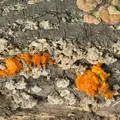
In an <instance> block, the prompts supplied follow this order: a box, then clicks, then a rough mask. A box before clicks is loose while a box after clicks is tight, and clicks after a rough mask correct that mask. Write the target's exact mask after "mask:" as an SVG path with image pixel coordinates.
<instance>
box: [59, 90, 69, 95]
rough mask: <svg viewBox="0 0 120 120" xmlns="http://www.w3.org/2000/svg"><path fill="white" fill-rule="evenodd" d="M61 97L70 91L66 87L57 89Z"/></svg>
mask: <svg viewBox="0 0 120 120" xmlns="http://www.w3.org/2000/svg"><path fill="white" fill-rule="evenodd" d="M59 93H60V96H61V97H66V96H67V95H69V94H70V91H69V90H67V89H62V90H60V91H59Z"/></svg>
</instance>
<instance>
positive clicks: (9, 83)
mask: <svg viewBox="0 0 120 120" xmlns="http://www.w3.org/2000/svg"><path fill="white" fill-rule="evenodd" d="M5 87H6V88H7V89H8V90H14V89H15V85H14V81H13V80H10V81H7V82H6V83H5Z"/></svg>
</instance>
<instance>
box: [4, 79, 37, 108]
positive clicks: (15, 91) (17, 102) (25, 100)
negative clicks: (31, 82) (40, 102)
mask: <svg viewBox="0 0 120 120" xmlns="http://www.w3.org/2000/svg"><path fill="white" fill-rule="evenodd" d="M5 87H6V88H7V89H8V90H11V92H10V91H9V95H8V93H7V95H8V96H9V97H12V98H13V101H12V104H11V105H12V107H13V108H14V109H17V108H19V107H20V108H23V109H26V108H33V107H34V106H35V105H36V104H37V100H35V99H34V98H33V97H32V96H30V95H29V94H27V93H26V92H23V91H20V90H25V89H26V82H25V81H24V79H23V77H22V78H21V79H20V80H19V81H18V82H15V81H13V80H12V79H10V81H7V82H6V83H5Z"/></svg>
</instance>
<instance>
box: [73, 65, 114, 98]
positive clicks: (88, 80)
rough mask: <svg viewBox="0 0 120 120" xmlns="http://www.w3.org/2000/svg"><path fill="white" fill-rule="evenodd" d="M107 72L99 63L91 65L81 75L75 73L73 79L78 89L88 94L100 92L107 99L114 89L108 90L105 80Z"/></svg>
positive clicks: (107, 75) (93, 94)
mask: <svg viewBox="0 0 120 120" xmlns="http://www.w3.org/2000/svg"><path fill="white" fill-rule="evenodd" d="M108 77H109V74H107V73H106V72H105V71H104V70H103V69H102V68H101V64H97V65H93V66H92V67H91V70H86V71H85V72H84V74H83V75H81V74H77V78H76V79H75V83H76V87H77V89H78V90H80V91H83V92H85V93H86V94H88V95H89V96H95V95H96V94H100V95H102V96H104V97H105V98H107V99H110V98H111V97H112V96H113V94H114V91H110V89H109V85H108V83H107V82H106V80H107V78H108Z"/></svg>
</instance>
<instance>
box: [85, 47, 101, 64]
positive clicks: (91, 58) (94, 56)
mask: <svg viewBox="0 0 120 120" xmlns="http://www.w3.org/2000/svg"><path fill="white" fill-rule="evenodd" d="M87 50H88V52H87V55H86V59H87V61H88V62H90V63H91V64H97V63H98V62H101V56H102V52H99V51H98V49H96V48H94V47H92V48H88V49H87Z"/></svg>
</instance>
